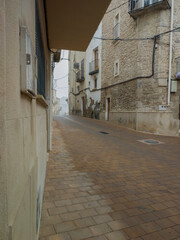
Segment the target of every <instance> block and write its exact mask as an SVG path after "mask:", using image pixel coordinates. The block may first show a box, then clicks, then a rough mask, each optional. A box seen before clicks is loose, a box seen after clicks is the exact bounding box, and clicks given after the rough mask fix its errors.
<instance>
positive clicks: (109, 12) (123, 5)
mask: <svg viewBox="0 0 180 240" xmlns="http://www.w3.org/2000/svg"><path fill="white" fill-rule="evenodd" d="M128 2H129V1H127V2H124V3H122V4H120V5H119V6H117V7H115V8H112V9H110V10H109V11H107V12H106V13H105V14H108V13H110V12H112V11H114V10H116V9H117V8H120V7H122V6H124V5H125V4H127V3H128Z"/></svg>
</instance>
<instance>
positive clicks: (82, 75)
mask: <svg viewBox="0 0 180 240" xmlns="http://www.w3.org/2000/svg"><path fill="white" fill-rule="evenodd" d="M81 79H84V59H83V60H82V61H81Z"/></svg>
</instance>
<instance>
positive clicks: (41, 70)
mask: <svg viewBox="0 0 180 240" xmlns="http://www.w3.org/2000/svg"><path fill="white" fill-rule="evenodd" d="M36 56H37V62H38V76H37V91H38V93H39V94H41V95H43V97H44V98H46V96H45V95H46V94H45V89H46V80H45V54H44V47H43V41H42V36H41V27H40V22H39V13H38V6H37V0H36Z"/></svg>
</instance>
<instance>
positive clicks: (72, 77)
mask: <svg viewBox="0 0 180 240" xmlns="http://www.w3.org/2000/svg"><path fill="white" fill-rule="evenodd" d="M101 36H102V23H100V25H99V27H98V29H97V31H96V33H95V34H94V38H93V39H92V40H91V42H90V44H89V46H88V48H87V50H86V52H75V51H74V52H73V51H71V52H70V54H69V59H70V64H69V112H70V114H75V115H81V116H85V117H89V118H95V119H100V101H101V91H97V89H99V88H101V49H102V40H101V39H98V38H101Z"/></svg>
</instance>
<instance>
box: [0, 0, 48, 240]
mask: <svg viewBox="0 0 180 240" xmlns="http://www.w3.org/2000/svg"><path fill="white" fill-rule="evenodd" d="M40 9H42V8H41V7H40ZM40 16H41V20H42V19H43V13H41V14H40ZM0 22H1V24H0V38H1V39H0V52H1V58H0V86H1V87H0V240H21V239H26V240H35V239H37V238H38V229H37V222H36V217H37V216H36V212H37V196H38V192H39V191H40V200H42V195H43V187H44V179H45V172H46V162H47V160H48V147H47V143H48V138H47V135H48V124H47V122H48V121H47V119H48V112H47V109H46V108H45V107H44V106H43V105H42V104H40V103H39V102H38V101H37V100H36V99H31V98H28V97H26V96H25V95H22V94H21V91H20V41H19V30H20V26H22V25H23V26H26V27H27V29H28V32H29V35H30V38H31V41H32V43H33V46H34V51H35V1H29V0H8V1H5V0H0ZM41 24H42V33H43V42H44V48H45V56H46V89H47V92H46V94H47V97H49V88H48V86H50V83H49V81H50V67H49V66H50V54H49V52H48V50H47V46H46V35H45V28H44V23H43V21H41ZM40 189H41V190H40Z"/></svg>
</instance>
